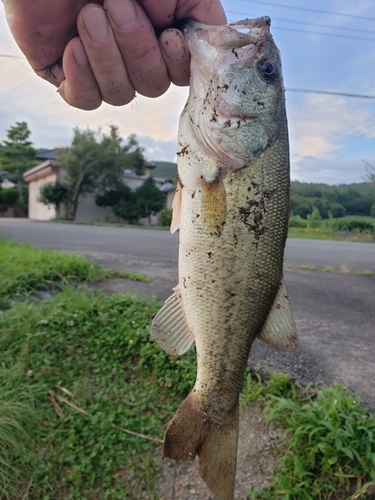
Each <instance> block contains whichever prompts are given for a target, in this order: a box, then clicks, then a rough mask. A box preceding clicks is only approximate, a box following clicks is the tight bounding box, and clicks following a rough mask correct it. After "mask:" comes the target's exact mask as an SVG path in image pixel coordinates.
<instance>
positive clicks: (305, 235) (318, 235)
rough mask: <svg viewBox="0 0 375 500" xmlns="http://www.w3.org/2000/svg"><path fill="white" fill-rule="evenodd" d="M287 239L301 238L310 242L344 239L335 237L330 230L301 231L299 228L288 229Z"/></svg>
mask: <svg viewBox="0 0 375 500" xmlns="http://www.w3.org/2000/svg"><path fill="white" fill-rule="evenodd" d="M288 238H302V239H310V240H334V241H342V240H345V239H346V238H344V237H342V236H341V237H340V236H335V235H334V233H333V231H332V230H330V229H320V228H316V229H303V228H299V227H290V228H289V229H288Z"/></svg>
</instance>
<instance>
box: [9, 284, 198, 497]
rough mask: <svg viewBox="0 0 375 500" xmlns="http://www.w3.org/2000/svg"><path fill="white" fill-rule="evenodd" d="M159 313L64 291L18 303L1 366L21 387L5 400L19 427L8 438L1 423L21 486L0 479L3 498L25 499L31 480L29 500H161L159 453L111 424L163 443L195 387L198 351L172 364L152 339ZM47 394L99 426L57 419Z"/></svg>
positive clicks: (74, 416)
mask: <svg viewBox="0 0 375 500" xmlns="http://www.w3.org/2000/svg"><path fill="white" fill-rule="evenodd" d="M159 306H160V304H158V303H156V302H154V303H151V304H149V303H147V302H146V301H145V300H142V299H140V298H138V297H137V296H134V295H124V294H116V295H111V296H107V295H105V294H104V293H101V292H95V293H90V292H88V291H85V290H76V291H74V290H73V289H72V288H71V287H66V288H65V289H64V290H63V292H61V293H58V294H56V295H55V296H54V298H53V299H52V300H48V301H43V302H41V303H39V304H33V303H28V302H22V303H20V302H19V303H13V305H12V307H11V308H10V309H8V310H6V311H4V312H3V313H2V314H1V315H0V331H1V336H0V353H1V354H0V366H2V367H3V368H2V369H3V370H4V373H8V374H9V373H11V372H12V373H14V375H13V377H14V379H15V380H16V383H14V384H13V383H8V386H7V389H6V390H5V391H3V393H2V395H1V398H2V401H3V403H5V404H6V405H7V406H9V408H10V410H9V411H13V413H14V415H13V418H10V421H11V422H15V423H14V425H13V427H12V428H9V429H8V428H7V427H6V426H4V425H3V424H2V423H1V421H0V436H1V429H3V431H4V432H5V433H7V434H8V435H9V436H10V439H9V440H10V442H11V443H13V444H10V445H9V449H10V451H9V453H8V454H7V455H6V457H2V458H4V460H5V461H6V462H7V468H6V469H7V474H8V476H9V482H10V483H11V484H12V485H13V487H12V488H9V487H7V486H6V484H5V483H4V479H3V478H1V476H0V481H2V483H3V484H2V486H3V489H6V493H3V494H4V495H5V496H4V497H3V498H4V499H16V498H17V499H18V498H21V497H22V492H23V491H25V489H26V483H27V482H28V481H29V479H30V478H31V476H32V474H34V477H33V484H32V488H31V491H30V496H29V498H30V500H34V499H35V500H40V499H43V500H48V499H58V498H64V499H72V500H73V499H74V500H76V499H77V498H79V499H82V500H84V499H85V498H86V499H89V498H90V499H91V498H100V499H111V500H116V499H121V500H123V499H124V498H134V499H136V498H137V499H138V498H141V494H142V491H146V492H147V494H148V495H149V497H150V498H158V496H157V492H156V485H155V481H154V475H155V471H156V470H157V462H156V459H155V453H154V448H155V444H154V443H152V442H150V441H148V440H145V439H141V438H139V437H135V436H130V435H128V434H126V433H123V432H121V431H119V430H118V429H116V428H114V427H113V425H116V426H120V427H122V428H126V429H129V430H132V431H134V432H138V433H142V434H146V435H149V436H151V437H154V438H162V437H163V433H164V425H165V424H166V423H167V422H168V420H169V419H170V418H171V417H172V415H173V413H174V411H175V410H176V409H177V406H178V405H179V404H180V402H181V401H182V399H183V398H184V397H185V396H186V394H187V393H188V392H189V390H190V389H191V387H192V385H193V382H194V380H195V364H196V363H195V356H194V353H193V352H190V353H189V354H187V355H185V356H184V357H182V358H180V359H179V358H173V357H171V356H168V355H167V354H165V353H164V352H163V351H162V350H161V349H160V348H159V346H158V345H157V344H156V343H155V342H154V341H153V340H152V339H151V338H150V333H149V326H150V321H151V318H152V316H153V315H154V314H155V312H156V311H157V309H158V308H159ZM5 379H6V376H5V375H4V380H5ZM57 386H59V387H64V388H66V389H67V390H68V391H70V392H71V393H72V394H73V395H74V399H73V398H72V397H70V396H69V395H67V394H66V393H65V392H62V391H61V389H58V387H57ZM49 390H53V391H54V393H56V394H57V395H60V396H62V397H64V398H66V399H67V400H69V401H70V402H72V403H73V404H75V405H76V406H78V407H79V408H82V409H83V410H84V411H86V412H88V413H89V414H90V415H91V417H88V416H86V415H84V414H82V413H80V412H79V411H76V410H74V409H73V408H71V407H70V406H68V405H66V404H64V403H61V402H60V403H59V400H58V399H57V400H56V402H57V403H58V404H59V405H60V408H61V411H62V414H63V417H61V416H59V415H58V413H57V412H56V410H55V408H54V406H53V404H52V403H51V400H50V396H49V394H48V391H49ZM16 391H20V394H25V397H24V398H22V397H21V400H22V401H23V400H24V402H23V403H22V404H23V405H24V407H25V408H24V417H22V415H20V416H19V417H18V416H17V415H16V413H15V411H16V407H14V405H15V404H16V403H17V401H19V400H17V399H16V400H14V394H15V393H16ZM12 405H13V406H12ZM30 405H31V407H32V408H33V409H34V410H35V411H29V409H28V408H29V406H30ZM13 407H14V410H12V408H13ZM17 422H18V423H19V425H18V424H17ZM21 431H22V432H21ZM22 433H23V434H24V435H23V434H22ZM22 442H25V443H26V442H27V446H26V444H25V445H22V446H24V448H22V446H21V444H20V445H17V443H22ZM21 452H22V453H21ZM20 456H22V458H20ZM0 458H1V455H0ZM127 477H131V478H132V479H131V480H126V479H124V478H127Z"/></svg>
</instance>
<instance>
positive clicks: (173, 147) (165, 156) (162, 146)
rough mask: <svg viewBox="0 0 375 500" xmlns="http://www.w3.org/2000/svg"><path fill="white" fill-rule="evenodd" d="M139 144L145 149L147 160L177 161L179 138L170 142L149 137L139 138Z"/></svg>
mask: <svg viewBox="0 0 375 500" xmlns="http://www.w3.org/2000/svg"><path fill="white" fill-rule="evenodd" d="M137 138H138V141H139V144H140V145H141V146H142V147H144V148H145V157H146V158H147V160H151V161H153V160H156V161H158V160H160V161H172V162H176V161H177V155H176V152H177V137H175V138H174V139H171V140H170V141H162V140H157V139H153V138H152V137H148V136H137Z"/></svg>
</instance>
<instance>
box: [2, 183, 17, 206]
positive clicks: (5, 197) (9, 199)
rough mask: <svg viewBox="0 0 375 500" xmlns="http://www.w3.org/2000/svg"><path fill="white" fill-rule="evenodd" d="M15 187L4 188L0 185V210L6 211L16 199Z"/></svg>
mask: <svg viewBox="0 0 375 500" xmlns="http://www.w3.org/2000/svg"><path fill="white" fill-rule="evenodd" d="M18 196H19V194H18V190H17V188H13V187H12V188H5V189H3V188H2V187H1V185H0V212H6V211H7V209H8V208H9V207H13V206H14V205H15V204H16V203H17V201H18Z"/></svg>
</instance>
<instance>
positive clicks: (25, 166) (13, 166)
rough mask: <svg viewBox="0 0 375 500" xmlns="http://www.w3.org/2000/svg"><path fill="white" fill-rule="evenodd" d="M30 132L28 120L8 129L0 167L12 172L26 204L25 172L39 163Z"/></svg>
mask: <svg viewBox="0 0 375 500" xmlns="http://www.w3.org/2000/svg"><path fill="white" fill-rule="evenodd" d="M30 134H31V132H30V130H29V127H28V125H27V123H26V122H16V124H15V125H13V127H10V129H9V130H7V140H5V141H3V143H2V144H0V168H1V170H6V171H8V172H10V173H11V174H12V180H13V181H14V182H16V183H17V187H18V192H19V201H20V203H21V204H24V200H23V193H22V190H23V184H24V183H23V174H24V173H25V172H26V170H29V168H31V167H33V166H34V165H36V164H37V161H36V160H35V156H36V151H35V149H34V148H33V146H32V143H31V142H30V141H29V140H28V139H29V137H30Z"/></svg>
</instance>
